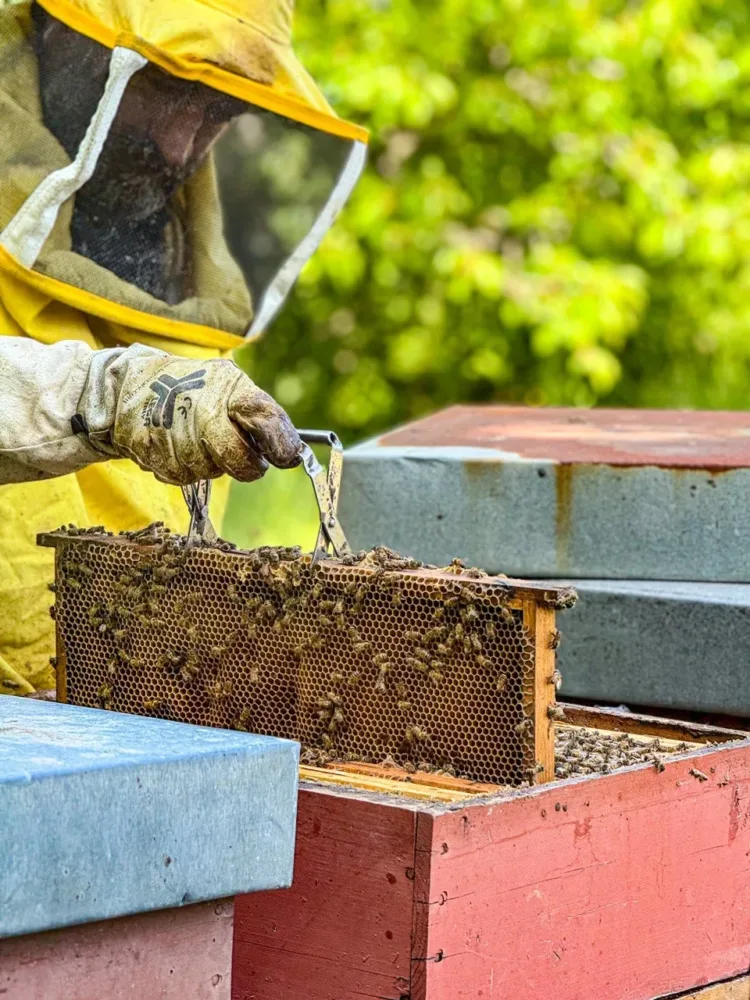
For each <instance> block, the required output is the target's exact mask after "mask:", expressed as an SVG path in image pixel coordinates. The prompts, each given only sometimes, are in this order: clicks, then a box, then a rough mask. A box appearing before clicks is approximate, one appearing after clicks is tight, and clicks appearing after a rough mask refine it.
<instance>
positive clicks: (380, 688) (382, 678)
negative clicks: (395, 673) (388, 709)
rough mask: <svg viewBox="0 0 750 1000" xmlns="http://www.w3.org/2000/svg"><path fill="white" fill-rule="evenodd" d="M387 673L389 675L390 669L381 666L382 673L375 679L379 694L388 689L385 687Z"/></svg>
mask: <svg viewBox="0 0 750 1000" xmlns="http://www.w3.org/2000/svg"><path fill="white" fill-rule="evenodd" d="M387 675H388V671H387V670H385V669H384V667H381V668H380V673H379V674H378V678H377V680H376V681H375V690H376V691H377V693H378V694H385V691H386V688H385V679H386V676H387Z"/></svg>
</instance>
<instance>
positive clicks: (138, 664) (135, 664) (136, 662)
mask: <svg viewBox="0 0 750 1000" xmlns="http://www.w3.org/2000/svg"><path fill="white" fill-rule="evenodd" d="M130 666H131V667H132V668H133V669H134V670H142V669H143V667H144V666H145V664H144V661H143V660H141V659H140V658H139V657H137V656H132V657H131V658H130Z"/></svg>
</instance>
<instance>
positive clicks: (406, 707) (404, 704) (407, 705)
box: [396, 699, 412, 712]
mask: <svg viewBox="0 0 750 1000" xmlns="http://www.w3.org/2000/svg"><path fill="white" fill-rule="evenodd" d="M396 706H397V708H398V709H399V711H401V712H410V711H411V709H412V704H411V702H410V701H404V700H403V699H401V700H400V701H397V702H396Z"/></svg>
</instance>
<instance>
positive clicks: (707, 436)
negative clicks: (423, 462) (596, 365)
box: [379, 406, 750, 472]
mask: <svg viewBox="0 0 750 1000" xmlns="http://www.w3.org/2000/svg"><path fill="white" fill-rule="evenodd" d="M379 443H380V444H381V445H384V446H389V447H425V446H439V445H443V446H444V445H449V446H452V447H474V448H494V449H497V450H499V451H504V452H510V453H512V454H516V455H519V456H521V457H522V458H526V459H539V460H540V461H543V460H548V461H553V462H561V463H590V464H603V465H618V466H641V465H655V466H660V467H663V468H685V469H703V470H706V471H713V472H721V471H727V470H729V469H738V468H745V467H747V466H750V413H746V412H720V411H710V412H708V411H703V412H701V411H687V410H607V409H596V410H584V409H564V408H559V409H558V408H552V407H550V408H535V407H521V406H453V407H449V408H448V409H446V410H442V411H441V412H439V413H435V414H433V415H432V416H430V417H426V418H424V419H423V420H418V421H416V422H415V423H413V424H408V425H407V426H406V427H402V428H400V429H399V430H396V431H393V432H392V433H390V434H386V435H384V436H383V437H382V438H380V439H379Z"/></svg>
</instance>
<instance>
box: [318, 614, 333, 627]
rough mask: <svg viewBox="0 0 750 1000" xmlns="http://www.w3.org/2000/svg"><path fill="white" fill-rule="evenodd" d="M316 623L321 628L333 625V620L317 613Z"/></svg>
mask: <svg viewBox="0 0 750 1000" xmlns="http://www.w3.org/2000/svg"><path fill="white" fill-rule="evenodd" d="M318 625H320V627H321V628H330V627H331V626H332V625H333V621H332V620H331V619H330V618H328V617H327V616H326V615H318Z"/></svg>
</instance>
